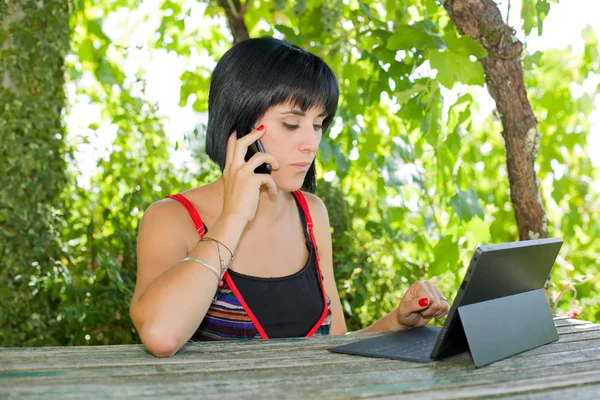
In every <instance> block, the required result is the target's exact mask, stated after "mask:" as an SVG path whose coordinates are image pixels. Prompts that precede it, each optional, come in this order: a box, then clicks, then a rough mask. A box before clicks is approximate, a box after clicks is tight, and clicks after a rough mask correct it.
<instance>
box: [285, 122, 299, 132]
mask: <svg viewBox="0 0 600 400" xmlns="http://www.w3.org/2000/svg"><path fill="white" fill-rule="evenodd" d="M283 126H284V127H285V129H288V130H290V131H294V130H296V129H298V128H300V125H290V124H286V123H285V122H284V123H283Z"/></svg>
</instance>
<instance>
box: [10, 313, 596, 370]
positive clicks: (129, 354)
mask: <svg viewBox="0 0 600 400" xmlns="http://www.w3.org/2000/svg"><path fill="white" fill-rule="evenodd" d="M568 321H575V322H576V323H577V322H579V321H576V320H568ZM588 325H591V326H592V328H589V329H588V328H586V329H582V328H574V327H572V326H567V327H559V328H558V331H559V335H570V334H573V333H577V334H579V333H581V332H582V331H594V330H598V329H600V325H593V324H588ZM594 327H595V328H594ZM378 335H380V334H360V335H338V336H331V337H317V338H309V339H305V338H293V339H277V340H267V341H262V340H261V341H246V340H239V341H231V342H214V343H213V342H199V343H189V344H187V345H186V346H185V347H184V348H183V349H182V350H181V351H180V352H179V353H177V355H176V356H175V357H173V358H171V359H170V361H169V362H176V363H179V362H187V361H188V360H194V361H195V359H196V357H197V356H198V355H199V354H202V355H203V357H208V356H209V355H210V354H215V355H219V356H222V355H223V354H225V353H239V352H240V351H242V350H248V351H250V352H257V351H258V352H261V353H264V352H276V351H281V352H285V353H289V352H290V351H301V350H302V349H304V348H310V349H327V348H329V347H333V346H337V345H340V344H345V343H350V342H353V341H357V340H361V339H366V338H369V337H375V336H378ZM595 337H596V336H591V338H595ZM582 338H584V337H582ZM561 339H562V338H561ZM576 339H577V338H572V340H576ZM584 339H586V338H584ZM290 344H294V345H293V346H290ZM0 354H1V355H2V357H3V358H4V359H7V361H6V362H5V363H2V365H0V371H3V370H7V369H8V370H10V369H12V368H13V365H26V364H27V365H29V363H30V362H32V361H35V362H36V363H39V364H43V365H47V363H48V361H51V362H52V364H53V365H55V364H58V365H60V364H62V363H68V362H74V363H76V364H75V365H78V363H80V362H81V361H82V360H88V359H89V358H90V357H93V359H99V358H101V359H103V360H105V361H114V362H118V363H123V362H125V363H127V362H133V360H144V362H158V363H162V362H164V361H161V360H159V359H156V358H154V357H152V356H151V355H150V354H148V353H147V352H146V351H145V350H144V349H143V346H141V345H117V346H91V347H90V346H78V347H41V348H2V349H0ZM148 360H155V361H148Z"/></svg>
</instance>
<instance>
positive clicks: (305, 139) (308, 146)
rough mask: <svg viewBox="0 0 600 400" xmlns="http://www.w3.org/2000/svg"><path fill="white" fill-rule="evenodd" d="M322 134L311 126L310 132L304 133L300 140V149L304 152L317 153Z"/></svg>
mask: <svg viewBox="0 0 600 400" xmlns="http://www.w3.org/2000/svg"><path fill="white" fill-rule="evenodd" d="M320 136H321V135H320V132H315V130H314V129H312V127H311V129H310V130H308V132H306V133H304V134H303V135H302V138H301V141H300V150H301V151H303V152H310V153H316V152H317V149H318V148H319V140H320V139H321V137H320Z"/></svg>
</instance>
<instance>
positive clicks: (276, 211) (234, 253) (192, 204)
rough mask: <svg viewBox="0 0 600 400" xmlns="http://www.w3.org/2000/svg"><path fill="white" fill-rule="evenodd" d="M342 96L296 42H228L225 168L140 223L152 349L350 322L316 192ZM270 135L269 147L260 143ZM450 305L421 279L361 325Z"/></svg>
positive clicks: (221, 134)
mask: <svg viewBox="0 0 600 400" xmlns="http://www.w3.org/2000/svg"><path fill="white" fill-rule="evenodd" d="M338 95H339V93H338V86H337V81H336V78H335V76H334V74H333V72H332V71H331V69H330V68H329V67H328V66H327V65H326V64H325V63H324V62H323V61H322V60H321V59H320V58H318V57H317V56H315V55H312V54H310V53H308V52H306V51H304V50H302V49H301V48H299V47H297V46H294V45H291V44H289V43H286V42H283V41H280V40H277V39H273V38H260V39H250V40H246V41H243V42H240V43H238V44H236V45H234V46H233V47H232V48H231V49H230V50H229V51H227V52H226V53H225V55H223V57H222V59H221V60H220V61H219V63H218V64H217V66H216V68H215V70H214V72H213V76H212V78H211V83H210V91H209V104H208V112H209V118H208V127H207V139H206V152H207V154H208V155H209V156H210V158H211V159H212V160H213V161H214V162H216V163H217V164H218V165H219V166H220V168H221V170H222V172H223V173H222V175H221V176H220V177H219V178H218V179H217V180H215V181H214V182H212V183H209V184H207V185H204V186H201V187H198V188H195V189H191V190H188V191H186V192H184V193H182V194H177V195H174V196H167V197H168V198H167V199H164V200H161V201H158V202H156V203H155V204H153V205H152V206H151V207H149V208H148V210H147V211H146V213H145V214H144V217H143V218H142V221H141V224H140V229H139V235H138V275H137V282H136V288H135V293H134V296H133V299H132V302H131V318H132V320H133V322H134V324H135V326H136V328H137V330H138V332H139V334H140V337H141V340H142V342H143V343H144V345H145V346H146V348H147V349H148V350H149V351H150V352H151V353H152V354H154V355H155V356H170V355H173V354H175V353H176V352H177V351H178V350H179V349H180V348H181V347H182V346H183V345H184V344H185V343H186V342H187V341H189V340H190V339H191V340H223V339H242V338H262V339H268V338H278V337H300V336H312V335H315V334H316V335H319V334H333V335H338V334H343V333H346V323H345V321H344V315H343V312H342V307H341V301H340V298H339V295H338V291H337V288H336V285H335V280H334V274H333V266H332V254H331V253H332V247H331V233H330V226H329V218H328V215H327V210H326V208H325V205H324V204H323V202H322V201H321V200H320V199H319V198H317V197H316V196H314V195H313V194H311V193H310V192H313V191H314V187H315V155H316V152H317V149H318V147H319V142H320V141H321V138H322V135H323V132H325V131H327V128H328V127H329V126H330V125H331V122H332V121H333V118H334V115H335V112H336V109H337V103H338ZM253 127H256V129H253ZM258 139H260V142H262V145H263V146H264V150H265V151H264V152H256V153H249V150H248V149H249V147H250V146H251V145H252V144H253V143H255V142H257V140H258ZM249 154H254V155H252V156H251V157H248V156H247V155H249ZM263 164H268V165H270V167H271V172H270V173H264V168H265V165H263ZM260 168H263V171H262V172H263V173H259V172H257V171H259V169H260ZM300 189H302V191H301V190H300ZM447 312H448V302H447V300H446V299H445V298H444V296H443V295H442V293H441V292H440V291H439V289H438V288H437V287H435V286H434V285H432V284H430V283H428V282H415V283H414V284H413V285H412V286H411V287H410V288H409V290H408V291H407V293H406V294H405V295H404V296H403V298H402V300H401V301H400V304H399V306H398V307H397V308H396V309H394V310H392V311H391V312H390V313H388V314H387V315H386V316H384V317H383V318H381V319H380V320H379V321H377V322H375V323H374V324H373V325H371V326H370V327H368V328H366V329H363V330H362V331H360V332H392V331H398V330H404V329H409V328H412V327H420V326H424V325H425V324H427V322H429V321H430V320H431V318H440V317H443V316H444V315H446V314H447Z"/></svg>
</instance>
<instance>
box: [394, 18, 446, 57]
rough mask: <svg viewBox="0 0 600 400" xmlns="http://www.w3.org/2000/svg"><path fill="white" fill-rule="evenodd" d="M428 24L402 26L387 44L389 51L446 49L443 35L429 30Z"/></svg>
mask: <svg viewBox="0 0 600 400" xmlns="http://www.w3.org/2000/svg"><path fill="white" fill-rule="evenodd" d="M429 28H431V26H428V25H427V24H424V23H423V24H418V25H417V24H414V25H400V26H398V27H397V28H396V31H395V32H394V34H393V35H392V37H391V38H390V40H389V41H388V42H387V45H386V47H387V48H388V49H389V50H411V49H413V48H414V49H418V50H424V49H436V50H440V49H445V48H446V43H444V39H443V38H442V35H440V34H438V33H435V32H432V31H430V30H429Z"/></svg>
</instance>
